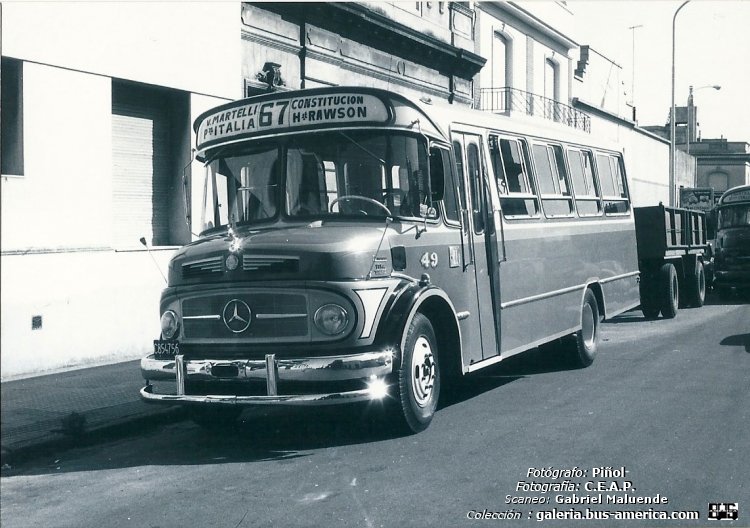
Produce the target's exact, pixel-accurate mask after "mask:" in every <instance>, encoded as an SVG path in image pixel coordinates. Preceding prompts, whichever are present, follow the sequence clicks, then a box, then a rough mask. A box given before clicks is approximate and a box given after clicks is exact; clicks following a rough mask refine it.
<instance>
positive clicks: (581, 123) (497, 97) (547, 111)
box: [479, 87, 591, 133]
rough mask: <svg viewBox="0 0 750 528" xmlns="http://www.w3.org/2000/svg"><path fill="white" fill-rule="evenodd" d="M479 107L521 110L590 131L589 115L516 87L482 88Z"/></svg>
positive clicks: (493, 110) (505, 110)
mask: <svg viewBox="0 0 750 528" xmlns="http://www.w3.org/2000/svg"><path fill="white" fill-rule="evenodd" d="M479 109H480V110H486V111H489V112H500V113H510V112H523V113H525V114H526V115H530V116H539V117H543V118H545V119H549V120H551V121H556V122H558V123H563V124H565V125H568V126H570V127H573V128H576V129H578V130H583V131H585V132H589V133H591V117H590V116H589V115H587V114H585V113H583V112H581V111H580V110H576V109H575V108H573V107H572V106H568V105H566V104H563V103H561V102H559V101H555V100H554V99H549V98H547V97H543V96H541V95H537V94H533V93H529V92H525V91H523V90H518V89H517V88H509V87H503V88H482V89H480V90H479Z"/></svg>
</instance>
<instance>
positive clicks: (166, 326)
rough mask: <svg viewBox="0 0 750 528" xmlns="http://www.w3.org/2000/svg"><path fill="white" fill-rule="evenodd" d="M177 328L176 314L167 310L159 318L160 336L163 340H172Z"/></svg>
mask: <svg viewBox="0 0 750 528" xmlns="http://www.w3.org/2000/svg"><path fill="white" fill-rule="evenodd" d="M178 327H179V320H178V319H177V314H176V313H174V312H173V311H172V310H167V311H166V312H164V313H163V314H162V316H161V335H162V337H163V338H164V339H172V338H173V337H174V335H175V333H176V332H177V328H178Z"/></svg>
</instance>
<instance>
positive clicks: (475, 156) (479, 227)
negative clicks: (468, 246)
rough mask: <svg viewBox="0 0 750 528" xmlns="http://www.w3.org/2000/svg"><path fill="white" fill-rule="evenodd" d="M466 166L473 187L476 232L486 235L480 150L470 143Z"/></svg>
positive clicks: (472, 198)
mask: <svg viewBox="0 0 750 528" xmlns="http://www.w3.org/2000/svg"><path fill="white" fill-rule="evenodd" d="M466 164H467V165H468V171H469V172H468V175H469V180H470V185H471V202H472V206H471V207H472V210H473V213H474V231H475V232H476V233H477V234H481V233H484V211H483V210H482V203H483V202H482V200H483V194H484V193H482V171H481V170H480V165H479V149H478V148H477V145H476V144H474V143H469V146H468V148H467V149H466Z"/></svg>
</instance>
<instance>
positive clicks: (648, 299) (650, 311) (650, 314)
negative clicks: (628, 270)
mask: <svg viewBox="0 0 750 528" xmlns="http://www.w3.org/2000/svg"><path fill="white" fill-rule="evenodd" d="M639 290H640V294H641V311H642V312H643V316H644V317H645V318H646V319H656V318H657V317H659V310H660V309H661V307H660V306H659V298H658V297H657V296H656V295H655V292H654V286H653V283H652V282H651V281H649V280H646V279H643V278H641V284H640V288H639Z"/></svg>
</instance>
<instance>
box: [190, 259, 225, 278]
mask: <svg viewBox="0 0 750 528" xmlns="http://www.w3.org/2000/svg"><path fill="white" fill-rule="evenodd" d="M222 269H223V267H222V263H221V256H218V257H211V258H207V259H202V260H196V261H195V262H187V263H185V264H183V265H182V278H183V279H190V278H193V277H201V276H205V275H212V274H214V273H221V272H222Z"/></svg>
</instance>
